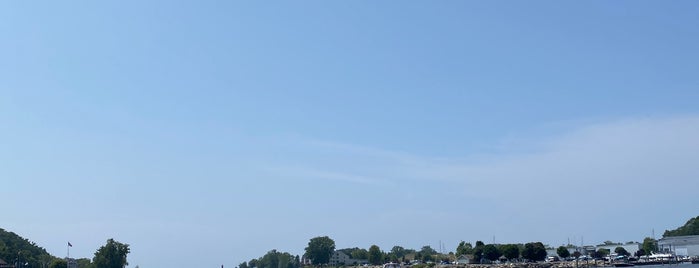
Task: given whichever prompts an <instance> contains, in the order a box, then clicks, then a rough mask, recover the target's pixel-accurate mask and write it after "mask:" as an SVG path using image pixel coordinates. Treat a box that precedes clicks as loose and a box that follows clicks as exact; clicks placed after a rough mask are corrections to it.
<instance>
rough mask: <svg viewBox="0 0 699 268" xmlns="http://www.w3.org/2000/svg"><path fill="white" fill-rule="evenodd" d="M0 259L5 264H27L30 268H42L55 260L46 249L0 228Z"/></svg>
mask: <svg viewBox="0 0 699 268" xmlns="http://www.w3.org/2000/svg"><path fill="white" fill-rule="evenodd" d="M0 259H3V260H4V261H6V262H7V263H13V264H14V263H17V262H19V263H27V264H29V265H30V267H42V264H46V263H50V262H51V261H53V260H54V259H55V257H53V256H51V254H49V253H48V252H47V251H46V249H44V248H42V247H40V246H38V245H37V244H36V243H34V242H31V241H29V240H28V239H26V238H22V237H21V236H19V235H17V234H15V233H13V232H8V231H5V229H2V228H0Z"/></svg>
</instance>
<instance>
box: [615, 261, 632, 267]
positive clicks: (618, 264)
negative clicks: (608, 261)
mask: <svg viewBox="0 0 699 268" xmlns="http://www.w3.org/2000/svg"><path fill="white" fill-rule="evenodd" d="M632 266H636V265H634V264H633V263H628V262H621V263H615V264H614V267H632Z"/></svg>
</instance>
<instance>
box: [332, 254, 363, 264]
mask: <svg viewBox="0 0 699 268" xmlns="http://www.w3.org/2000/svg"><path fill="white" fill-rule="evenodd" d="M366 263H368V261H367V260H358V259H352V257H350V256H349V255H347V253H344V252H342V251H339V250H336V251H335V252H333V255H331V256H330V265H332V266H338V265H358V264H366Z"/></svg>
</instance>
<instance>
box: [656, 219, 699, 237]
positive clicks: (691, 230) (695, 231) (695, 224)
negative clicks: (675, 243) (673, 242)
mask: <svg viewBox="0 0 699 268" xmlns="http://www.w3.org/2000/svg"><path fill="white" fill-rule="evenodd" d="M683 235H699V216H698V217H694V218H691V219H689V220H688V221H687V223H685V224H684V225H683V226H682V227H679V228H677V229H675V230H666V231H665V233H663V237H670V236H683Z"/></svg>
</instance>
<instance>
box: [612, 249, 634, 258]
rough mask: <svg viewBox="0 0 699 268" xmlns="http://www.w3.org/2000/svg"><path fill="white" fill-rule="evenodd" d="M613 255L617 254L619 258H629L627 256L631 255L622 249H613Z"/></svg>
mask: <svg viewBox="0 0 699 268" xmlns="http://www.w3.org/2000/svg"><path fill="white" fill-rule="evenodd" d="M614 253H616V254H619V255H621V256H629V255H631V253H629V252H628V251H626V249H625V248H624V247H616V248H615V249H614Z"/></svg>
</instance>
